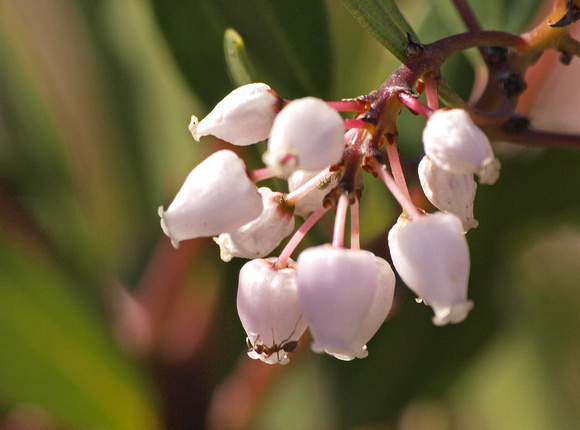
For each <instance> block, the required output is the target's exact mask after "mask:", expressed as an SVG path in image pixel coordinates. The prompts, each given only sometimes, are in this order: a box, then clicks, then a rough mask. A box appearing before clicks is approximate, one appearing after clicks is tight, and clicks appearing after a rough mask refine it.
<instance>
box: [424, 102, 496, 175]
mask: <svg viewBox="0 0 580 430" xmlns="http://www.w3.org/2000/svg"><path fill="white" fill-rule="evenodd" d="M423 146H424V148H425V155H427V156H428V157H429V158H430V159H431V161H432V162H433V163H434V164H436V165H437V166H439V167H441V168H442V169H445V170H447V171H448V172H451V173H454V174H456V175H469V174H476V175H477V176H478V177H479V182H480V183H482V184H493V183H495V181H497V179H498V178H499V170H500V167H501V166H500V163H499V160H498V159H497V158H495V156H494V154H493V149H492V147H491V144H490V142H489V139H488V138H487V136H486V135H485V133H484V132H483V131H481V130H480V129H479V128H478V127H477V126H476V125H475V124H474V122H473V121H472V120H471V118H470V117H469V114H468V113H467V112H466V111H464V110H463V109H441V110H438V111H436V112H434V113H433V115H431V116H430V117H429V119H428V120H427V125H426V126H425V128H424V129H423Z"/></svg>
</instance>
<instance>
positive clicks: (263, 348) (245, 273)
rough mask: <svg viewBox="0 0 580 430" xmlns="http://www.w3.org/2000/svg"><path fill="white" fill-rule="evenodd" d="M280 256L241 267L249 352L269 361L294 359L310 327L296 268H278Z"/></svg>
mask: <svg viewBox="0 0 580 430" xmlns="http://www.w3.org/2000/svg"><path fill="white" fill-rule="evenodd" d="M275 263H276V258H268V259H259V260H251V261H248V262H247V263H246V264H244V266H243V267H242V270H240V277H239V284H238V298H237V305H238V314H239V316H240V320H241V321H242V325H243V326H244V330H245V331H246V333H247V335H248V339H247V342H248V355H249V356H250V357H251V358H254V359H256V358H259V359H260V360H262V361H263V362H265V363H268V364H275V363H280V364H286V363H288V362H289V361H290V359H289V358H288V353H289V352H292V351H293V350H294V349H295V348H296V345H297V343H298V339H299V338H300V336H302V334H304V332H305V331H306V328H307V322H306V320H305V319H304V318H303V317H302V311H301V309H300V306H299V304H298V295H297V291H296V269H295V268H294V267H293V266H294V264H295V263H294V262H293V261H292V260H289V262H288V267H286V268H283V269H278V268H276V266H275Z"/></svg>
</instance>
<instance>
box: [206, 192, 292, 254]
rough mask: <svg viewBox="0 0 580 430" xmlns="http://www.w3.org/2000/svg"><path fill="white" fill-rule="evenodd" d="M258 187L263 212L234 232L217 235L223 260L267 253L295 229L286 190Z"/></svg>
mask: <svg viewBox="0 0 580 430" xmlns="http://www.w3.org/2000/svg"><path fill="white" fill-rule="evenodd" d="M258 191H259V192H260V194H261V196H262V203H263V205H264V210H263V211H262V214H261V215H260V216H259V217H257V218H256V219H254V220H252V221H250V222H249V223H247V224H245V225H243V226H242V227H240V228H239V229H237V230H236V231H234V232H233V233H222V234H220V235H219V237H214V241H215V242H216V243H217V244H218V245H219V246H220V255H221V258H222V260H224V261H230V260H231V259H232V258H233V257H241V258H260V257H265V256H267V255H268V254H269V253H270V252H272V250H274V248H276V247H277V246H278V245H279V244H280V242H281V241H282V239H284V238H285V237H286V236H288V235H289V234H290V233H292V231H293V230H294V216H293V213H292V210H291V208H287V207H286V206H285V205H284V202H283V200H282V197H283V194H282V193H274V192H272V190H271V189H269V188H267V187H262V188H259V189H258Z"/></svg>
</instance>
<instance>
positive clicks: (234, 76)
mask: <svg viewBox="0 0 580 430" xmlns="http://www.w3.org/2000/svg"><path fill="white" fill-rule="evenodd" d="M224 54H225V57H226V65H227V66H228V71H229V73H230V79H231V80H232V82H233V83H234V84H235V85H236V87H241V86H242V85H246V84H250V83H252V82H256V79H255V77H254V72H253V68H252V65H251V63H250V59H249V58H248V54H247V53H246V46H245V45H244V40H243V39H242V36H240V35H239V33H238V32H237V31H236V30H234V29H233V28H228V29H226V31H225V33H224Z"/></svg>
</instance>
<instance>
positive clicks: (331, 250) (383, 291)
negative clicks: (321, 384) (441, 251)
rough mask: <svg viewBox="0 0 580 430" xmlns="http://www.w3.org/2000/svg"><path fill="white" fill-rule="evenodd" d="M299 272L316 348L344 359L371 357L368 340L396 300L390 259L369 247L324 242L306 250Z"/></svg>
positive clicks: (303, 304)
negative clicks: (356, 247) (371, 250)
mask: <svg viewBox="0 0 580 430" xmlns="http://www.w3.org/2000/svg"><path fill="white" fill-rule="evenodd" d="M297 272H298V299H299V301H300V306H301V308H302V312H303V315H304V317H305V318H306V321H307V322H308V326H309V328H310V333H311V334H312V337H313V339H314V341H313V344H312V350H313V351H314V352H317V353H322V352H326V353H328V354H331V355H334V356H335V357H336V358H338V359H341V360H353V359H354V358H364V357H366V356H367V355H368V351H367V347H366V343H367V342H368V341H369V340H370V339H371V338H372V336H373V335H374V334H375V333H376V331H377V330H378V329H379V327H380V326H381V324H382V323H383V322H384V320H385V318H386V316H387V314H388V313H389V310H390V309H391V305H392V302H393V294H394V288H395V276H394V274H393V271H392V269H391V267H390V266H389V264H388V263H387V262H386V261H384V260H383V259H381V258H378V257H375V255H374V254H372V253H371V252H368V251H364V250H353V249H345V248H335V247H332V246H331V245H322V246H317V247H314V248H308V249H306V250H304V251H303V252H302V253H301V254H300V256H299V257H298V262H297Z"/></svg>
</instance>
